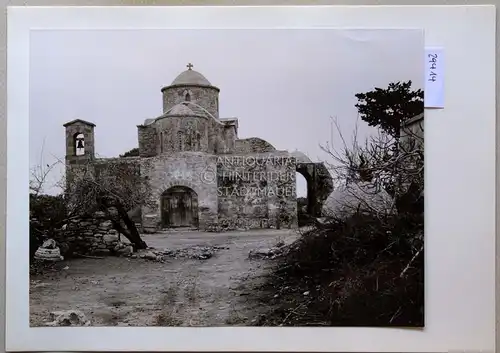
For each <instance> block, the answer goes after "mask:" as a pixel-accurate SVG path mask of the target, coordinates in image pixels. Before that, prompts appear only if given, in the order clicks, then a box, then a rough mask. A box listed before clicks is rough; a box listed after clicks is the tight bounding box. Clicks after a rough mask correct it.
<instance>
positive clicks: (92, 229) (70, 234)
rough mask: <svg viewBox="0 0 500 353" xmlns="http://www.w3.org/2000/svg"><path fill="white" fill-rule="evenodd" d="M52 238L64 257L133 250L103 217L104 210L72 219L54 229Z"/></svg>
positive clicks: (120, 252) (119, 252) (121, 252)
mask: <svg viewBox="0 0 500 353" xmlns="http://www.w3.org/2000/svg"><path fill="white" fill-rule="evenodd" d="M54 240H55V241H56V242H57V245H58V246H59V248H60V250H61V255H63V256H64V257H66V256H68V257H71V256H72V255H75V254H81V255H106V254H124V253H127V252H128V253H132V252H133V248H132V246H131V244H130V242H129V241H128V240H127V239H126V238H125V236H123V235H120V234H119V233H118V232H117V231H116V230H115V229H113V225H112V222H111V221H110V220H107V219H106V218H105V214H104V212H96V213H95V214H94V215H92V216H89V217H82V218H77V219H72V220H71V221H70V222H69V223H67V224H65V225H64V226H63V227H62V228H61V229H58V230H56V231H55V234H54Z"/></svg>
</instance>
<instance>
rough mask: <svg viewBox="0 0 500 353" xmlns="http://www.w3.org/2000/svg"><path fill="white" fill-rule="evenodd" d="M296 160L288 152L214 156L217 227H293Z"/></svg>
mask: <svg viewBox="0 0 500 353" xmlns="http://www.w3.org/2000/svg"><path fill="white" fill-rule="evenodd" d="M295 166H296V162H295V159H294V158H293V157H290V156H289V155H288V153H286V152H285V153H281V155H280V154H279V153H275V154H245V155H227V156H219V157H218V158H217V184H218V187H217V194H218V212H219V220H218V224H219V226H222V227H225V228H241V229H249V228H279V227H290V228H295V227H296V226H297V202H296V175H295Z"/></svg>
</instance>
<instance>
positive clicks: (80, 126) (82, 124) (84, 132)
mask: <svg viewBox="0 0 500 353" xmlns="http://www.w3.org/2000/svg"><path fill="white" fill-rule="evenodd" d="M63 126H64V128H65V129H66V181H67V182H68V183H69V184H71V181H72V180H73V177H74V176H75V174H76V173H78V172H80V171H81V172H83V171H84V170H86V169H88V168H86V166H88V164H89V163H90V162H92V161H93V160H94V159H95V150H94V127H95V124H93V123H91V122H88V121H85V120H81V119H76V120H72V121H70V122H67V123H66V124H64V125H63Z"/></svg>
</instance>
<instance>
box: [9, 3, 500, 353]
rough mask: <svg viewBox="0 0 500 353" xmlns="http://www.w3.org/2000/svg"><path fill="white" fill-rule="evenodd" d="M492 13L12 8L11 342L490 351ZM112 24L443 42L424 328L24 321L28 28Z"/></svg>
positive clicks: (432, 117) (431, 151) (478, 9)
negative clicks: (383, 32)
mask: <svg viewBox="0 0 500 353" xmlns="http://www.w3.org/2000/svg"><path fill="white" fill-rule="evenodd" d="M495 21H496V20H495V7H494V6H493V5H478V6H458V5H457V6H262V7H261V6H255V7H249V6H241V7H240V6H238V7H236V6H216V7H201V6H195V7H188V6H179V7H163V6H158V7H153V6H147V7H136V6H131V7H127V6H120V7H76V6H75V7H73V6H71V7H10V8H8V30H7V35H8V42H7V49H8V51H7V64H8V65H7V67H8V73H7V92H8V94H7V119H8V121H7V136H8V138H7V153H8V158H7V229H6V234H7V235H8V236H7V239H6V241H7V245H6V248H7V254H6V259H7V266H6V284H7V285H6V287H7V292H6V350H7V351H30V350H36V351H61V350H64V351H82V350H84V351H108V350H113V351H242V350H244V351H308V352H313V351H339V352H375V351H377V352H435V351H453V350H455V351H456V350H461V351H464V350H471V351H472V350H475V351H483V352H484V351H490V352H493V351H494V348H495V131H496V128H495V120H496V118H495V116H496V102H495V81H496V76H495V25H496V23H495ZM120 28H121V29H125V28H126V29H133V28H136V29H144V28H150V29H160V28H165V29H168V28H171V29H174V28H175V29H180V28H186V29H188V28H189V29H193V28H199V29H209V28H224V29H226V28H227V29H231V28H342V29H346V28H384V29H387V28H423V29H424V30H425V38H426V46H432V47H443V48H444V51H445V55H446V67H445V72H446V74H445V75H446V77H445V102H446V103H445V104H446V105H445V108H444V109H441V110H426V112H425V114H426V116H425V118H426V123H425V125H426V126H425V138H426V141H425V154H426V181H425V184H426V185H425V187H426V204H425V212H426V220H425V237H426V244H425V246H426V252H425V256H426V265H425V266H426V267H425V276H426V288H425V290H426V296H425V310H426V312H425V317H426V326H425V329H423V330H417V329H394V328H391V329H386V328H349V327H335V328H260V327H259V328H243V327H225V328H180V327H172V328H151V327H144V328H130V327H106V328H98V327H86V328H74V327H71V328H30V327H29V304H28V303H29V280H28V278H29V264H28V256H22V255H19V254H28V247H29V241H28V236H27V235H28V232H29V222H28V219H29V217H28V214H29V205H28V202H29V201H28V200H29V198H28V181H29V153H28V150H29V147H28V146H29V104H28V102H29V42H30V40H29V39H30V31H31V30H35V29H52V30H62V29H120Z"/></svg>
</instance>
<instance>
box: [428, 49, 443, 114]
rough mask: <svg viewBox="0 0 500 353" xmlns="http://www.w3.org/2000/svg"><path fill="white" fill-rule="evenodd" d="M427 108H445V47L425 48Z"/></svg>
mask: <svg viewBox="0 0 500 353" xmlns="http://www.w3.org/2000/svg"><path fill="white" fill-rule="evenodd" d="M424 106H425V108H444V55H443V48H425V91H424Z"/></svg>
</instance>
